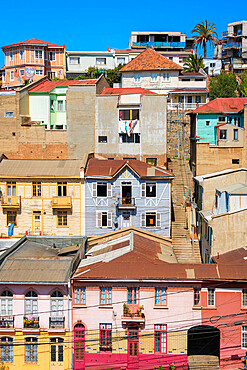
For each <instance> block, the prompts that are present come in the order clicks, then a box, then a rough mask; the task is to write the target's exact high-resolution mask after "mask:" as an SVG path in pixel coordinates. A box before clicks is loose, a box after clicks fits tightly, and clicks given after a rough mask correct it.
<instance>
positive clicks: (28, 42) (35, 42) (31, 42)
mask: <svg viewBox="0 0 247 370" xmlns="http://www.w3.org/2000/svg"><path fill="white" fill-rule="evenodd" d="M18 45H39V46H47V47H50V48H52V47H55V48H64V46H61V45H57V44H53V43H51V42H47V41H43V40H38V39H29V40H25V41H20V42H16V43H15V44H10V45H7V46H2V47H1V49H2V50H3V49H5V48H10V47H12V46H18Z"/></svg>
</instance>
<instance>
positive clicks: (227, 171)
mask: <svg viewBox="0 0 247 370" xmlns="http://www.w3.org/2000/svg"><path fill="white" fill-rule="evenodd" d="M239 171H244V172H245V171H247V169H246V168H228V169H226V170H222V171H218V172H211V173H207V174H205V175H200V176H195V177H194V180H196V181H198V182H201V181H204V180H207V179H210V178H212V177H217V176H222V175H227V174H230V173H234V172H239Z"/></svg>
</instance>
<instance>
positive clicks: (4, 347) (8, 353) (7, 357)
mask: <svg viewBox="0 0 247 370" xmlns="http://www.w3.org/2000/svg"><path fill="white" fill-rule="evenodd" d="M1 362H13V338H9V337H2V338H1Z"/></svg>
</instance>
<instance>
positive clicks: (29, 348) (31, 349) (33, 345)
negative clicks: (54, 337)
mask: <svg viewBox="0 0 247 370" xmlns="http://www.w3.org/2000/svg"><path fill="white" fill-rule="evenodd" d="M25 362H28V363H37V362H38V339H37V338H34V337H29V338H25Z"/></svg>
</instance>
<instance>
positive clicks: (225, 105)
mask: <svg viewBox="0 0 247 370" xmlns="http://www.w3.org/2000/svg"><path fill="white" fill-rule="evenodd" d="M244 104H247V98H217V99H214V100H211V101H210V102H209V103H207V104H204V105H202V106H201V107H199V108H196V109H195V110H193V111H192V112H190V113H222V114H226V113H239V112H241V111H242V110H243V109H244Z"/></svg>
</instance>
